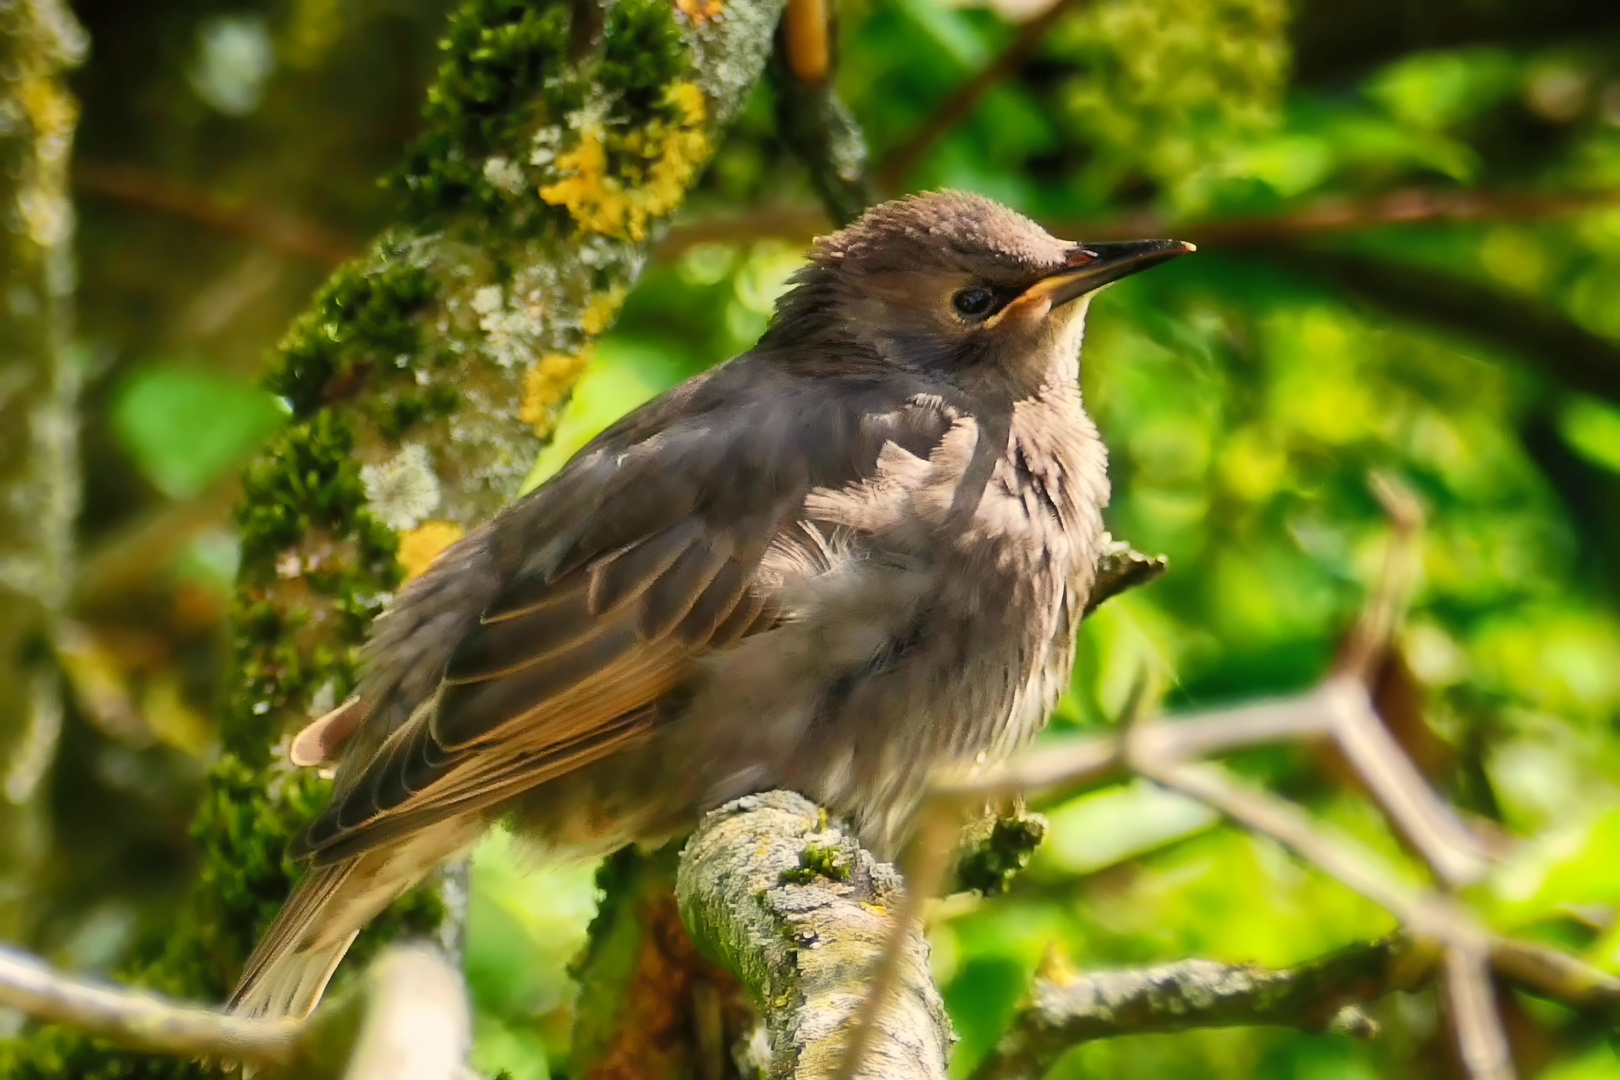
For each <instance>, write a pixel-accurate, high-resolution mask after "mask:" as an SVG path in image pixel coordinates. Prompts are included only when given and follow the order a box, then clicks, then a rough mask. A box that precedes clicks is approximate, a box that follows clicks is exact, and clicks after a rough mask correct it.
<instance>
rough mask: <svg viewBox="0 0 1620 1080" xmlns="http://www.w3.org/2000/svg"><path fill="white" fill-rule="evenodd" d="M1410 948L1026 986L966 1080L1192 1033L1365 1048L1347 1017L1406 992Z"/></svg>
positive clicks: (1032, 1072) (1034, 1078)
mask: <svg viewBox="0 0 1620 1080" xmlns="http://www.w3.org/2000/svg"><path fill="white" fill-rule="evenodd" d="M1411 951H1412V949H1411V944H1410V942H1409V941H1408V940H1407V939H1405V938H1386V939H1383V940H1380V941H1374V942H1370V943H1367V944H1363V945H1353V946H1351V947H1349V948H1346V949H1343V950H1341V951H1339V952H1336V953H1333V954H1331V955H1329V956H1325V957H1323V958H1321V959H1319V960H1313V961H1311V962H1310V963H1307V964H1301V965H1299V966H1298V967H1292V968H1284V969H1282V970H1280V971H1274V970H1268V969H1266V968H1261V967H1255V966H1252V965H1247V964H1242V965H1231V964H1217V963H1212V962H1211V961H1208V960H1184V961H1182V962H1180V963H1176V964H1165V965H1163V966H1161V967H1152V968H1141V969H1134V970H1129V971H1099V972H1093V973H1090V974H1074V973H1072V972H1063V971H1060V972H1054V973H1050V974H1047V975H1044V976H1041V977H1038V978H1037V979H1036V980H1035V984H1034V986H1033V987H1032V989H1031V991H1030V994H1029V999H1028V1000H1027V1001H1026V1002H1025V1003H1024V1005H1023V1006H1022V1007H1020V1009H1019V1010H1018V1012H1017V1014H1016V1015H1015V1016H1014V1017H1013V1020H1012V1024H1011V1026H1010V1027H1009V1029H1008V1031H1007V1034H1006V1035H1004V1036H1003V1037H1002V1039H1001V1041H1000V1042H999V1043H998V1044H997V1045H996V1048H995V1049H994V1050H993V1051H991V1053H990V1054H989V1055H988V1056H987V1057H986V1058H985V1059H984V1060H983V1061H981V1062H980V1063H979V1065H978V1067H977V1068H975V1069H974V1070H973V1073H972V1074H971V1075H972V1080H1039V1078H1040V1077H1042V1076H1045V1075H1046V1072H1047V1070H1049V1069H1050V1068H1051V1067H1052V1066H1053V1065H1054V1064H1055V1063H1056V1062H1057V1059H1058V1058H1059V1057H1061V1056H1063V1054H1065V1053H1067V1052H1068V1051H1069V1050H1070V1049H1071V1048H1072V1047H1075V1046H1078V1045H1079V1044H1081V1043H1085V1042H1090V1041H1092V1040H1094V1039H1104V1038H1112V1037H1114V1036H1118V1035H1142V1034H1147V1033H1150V1032H1166V1031H1186V1030H1189V1029H1192V1028H1208V1027H1235V1026H1241V1025H1276V1026H1281V1027H1291V1028H1299V1029H1300V1030H1303V1031H1318V1032H1320V1031H1333V1032H1337V1033H1339V1034H1344V1035H1354V1036H1357V1037H1361V1038H1370V1037H1371V1036H1373V1035H1375V1034H1376V1033H1377V1025H1376V1024H1374V1023H1373V1022H1372V1020H1371V1019H1369V1018H1368V1017H1367V1016H1366V1014H1365V1013H1363V1012H1362V1011H1361V1010H1360V1009H1359V1008H1357V1007H1356V1003H1358V1002H1364V1001H1369V1000H1371V999H1373V998H1376V997H1379V996H1381V995H1383V994H1387V993H1390V992H1392V991H1394V990H1397V989H1407V988H1409V986H1410V985H1412V979H1413V976H1414V975H1416V974H1421V973H1422V968H1423V967H1428V966H1431V965H1421V966H1414V965H1410V964H1407V963H1406V961H1407V960H1408V958H1409V957H1410V954H1411Z"/></svg>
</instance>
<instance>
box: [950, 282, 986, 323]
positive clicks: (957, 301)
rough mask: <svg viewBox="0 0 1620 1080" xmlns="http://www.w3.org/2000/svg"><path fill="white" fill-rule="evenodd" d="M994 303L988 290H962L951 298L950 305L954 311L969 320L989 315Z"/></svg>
mask: <svg viewBox="0 0 1620 1080" xmlns="http://www.w3.org/2000/svg"><path fill="white" fill-rule="evenodd" d="M995 302H996V298H995V297H994V296H992V295H991V293H990V290H989V289H978V288H974V289H963V290H962V291H961V292H959V293H957V294H956V295H955V296H953V297H951V304H952V305H953V306H954V307H955V308H956V310H957V311H959V312H961V313H962V314H963V315H966V316H967V317H968V318H970V319H976V318H979V317H980V316H983V315H987V314H989V313H990V308H991V305H993V304H994V303H995Z"/></svg>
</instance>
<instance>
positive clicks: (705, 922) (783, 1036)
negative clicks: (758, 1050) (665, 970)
mask: <svg viewBox="0 0 1620 1080" xmlns="http://www.w3.org/2000/svg"><path fill="white" fill-rule="evenodd" d="M903 894H904V885H903V883H902V881H901V879H900V875H899V873H898V871H896V870H895V869H894V867H892V866H890V865H889V864H887V863H880V862H878V861H877V860H876V859H874V858H873V857H872V856H871V855H870V854H868V853H867V852H866V851H865V850H864V849H862V848H861V847H860V846H859V845H858V844H856V843H855V841H854V840H853V839H852V838H851V837H849V836H846V835H845V834H844V833H843V832H842V831H841V830H840V829H838V828H836V827H833V826H829V825H828V824H827V822H826V817H825V815H824V814H823V813H822V812H821V811H820V810H819V809H817V807H816V806H815V805H813V804H812V803H810V802H809V801H808V800H807V799H804V798H803V797H802V796H799V795H794V794H792V793H790V792H784V791H772V792H767V793H765V794H763V795H750V796H747V797H746V798H742V799H738V800H736V801H734V802H730V803H727V804H726V805H725V806H723V807H721V808H720V809H718V810H716V811H714V812H713V813H711V814H709V815H708V816H707V817H706V818H704V820H703V824H702V825H700V826H699V827H698V830H697V832H696V833H694V834H693V835H692V839H691V840H690V841H689V842H688V843H687V845H686V850H685V852H684V853H683V855H682V858H681V868H680V873H679V877H678V881H677V887H676V895H677V896H678V898H679V903H680V911H681V918H682V920H683V921H684V922H685V923H686V927H687V929H688V930H689V931H690V932H691V934H692V937H693V940H695V941H696V942H697V944H698V947H699V948H700V949H701V950H702V951H703V952H704V953H705V954H706V955H708V956H711V957H713V958H714V959H715V960H716V961H718V962H719V963H720V964H721V966H723V967H724V968H726V969H727V970H728V971H730V972H732V973H733V974H734V975H736V976H737V979H738V980H739V981H740V982H741V983H742V984H743V986H744V987H745V988H746V990H747V991H748V994H749V996H750V997H751V998H752V999H753V1002H754V1004H755V1006H756V1007H757V1008H758V1009H759V1010H760V1012H761V1014H762V1015H763V1016H764V1017H765V1025H766V1034H767V1040H768V1043H769V1047H770V1063H769V1065H768V1067H767V1068H768V1075H770V1076H772V1077H782V1078H786V1077H792V1078H795V1080H812V1078H816V1080H820V1078H825V1077H830V1076H833V1075H835V1072H836V1069H837V1067H838V1063H839V1058H840V1055H841V1053H842V1051H843V1046H844V1040H845V1037H846V1036H847V1034H848V1031H849V1027H850V1022H851V1020H852V1019H853V1017H854V1013H855V1010H856V1009H857V1008H858V1007H859V1006H860V1005H861V1003H862V1001H863V1000H864V996H865V993H866V983H867V977H868V975H869V973H870V971H871V968H872V964H873V961H874V960H875V959H876V958H877V956H878V955H879V953H881V952H882V951H883V947H884V944H885V941H886V938H887V935H888V933H889V930H890V928H891V926H892V923H891V921H890V918H889V913H890V912H891V911H893V910H895V909H896V908H897V907H898V905H899V902H900V900H901V899H902V897H903ZM953 1041H954V1037H953V1035H952V1033H951V1024H950V1019H949V1018H948V1017H947V1016H946V1014H945V1006H944V1003H943V1002H942V1001H941V1000H940V996H939V991H938V989H937V988H936V987H935V986H934V981H933V977H932V975H931V974H930V972H929V968H928V943H927V942H926V941H925V940H924V938H923V936H922V932H921V930H920V929H913V930H912V932H911V934H910V936H909V938H908V939H907V941H906V943H905V950H904V954H903V956H902V959H901V962H900V968H899V972H898V977H897V979H896V981H895V992H894V994H893V996H892V998H891V1000H890V1003H889V1006H888V1008H887V1009H885V1010H884V1013H883V1015H882V1017H881V1018H880V1019H879V1020H878V1023H877V1030H876V1032H875V1034H874V1037H873V1038H872V1040H871V1042H870V1044H869V1046H868V1049H867V1052H866V1053H865V1054H864V1055H863V1060H862V1062H861V1065H860V1069H859V1072H857V1073H856V1074H855V1075H856V1076H860V1077H871V1078H878V1077H886V1078H898V1077H905V1078H908V1080H930V1078H935V1077H938V1078H943V1077H944V1076H945V1069H946V1061H947V1059H948V1057H949V1053H950V1048H951V1044H952V1042H953Z"/></svg>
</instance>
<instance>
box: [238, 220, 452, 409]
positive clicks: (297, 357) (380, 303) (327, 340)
mask: <svg viewBox="0 0 1620 1080" xmlns="http://www.w3.org/2000/svg"><path fill="white" fill-rule="evenodd" d="M404 256H405V252H404V251H403V250H402V249H401V248H400V247H399V245H398V243H397V241H396V242H394V243H390V242H389V241H387V240H385V241H383V242H381V243H379V245H378V254H377V255H376V256H375V260H376V261H375V262H374V263H363V262H353V263H349V264H348V265H346V266H343V267H341V268H340V269H339V270H338V271H337V272H336V273H334V274H333V275H332V277H331V279H330V280H328V281H327V283H326V285H325V286H324V287H322V289H321V291H320V292H319V293H318V294H316V297H315V302H314V304H313V306H312V307H311V308H310V310H309V311H307V312H305V313H304V314H303V315H301V316H299V317H298V319H297V320H295V321H294V322H293V325H292V328H291V329H289V330H288V331H287V336H286V337H285V338H283V339H282V342H281V345H280V346H279V347H278V349H277V350H276V355H275V356H274V357H273V359H272V361H271V365H270V371H269V373H268V374H267V375H266V376H265V385H266V386H267V387H268V388H269V389H270V390H271V391H272V392H273V393H276V394H279V395H281V397H282V398H283V399H285V400H286V402H287V404H288V405H289V406H290V407H291V408H292V411H293V415H294V416H297V417H304V416H308V415H309V414H310V413H312V412H314V411H315V410H316V409H318V408H320V407H321V406H322V405H323V404H324V403H325V402H326V401H327V400H328V399H329V398H331V397H334V396H341V394H342V393H343V392H345V391H348V390H351V389H352V388H353V386H354V384H355V383H357V382H358V380H359V379H361V378H363V377H364V376H365V375H366V374H367V371H368V369H369V368H372V367H376V366H379V365H383V364H387V365H389V367H390V368H392V367H393V366H394V365H395V361H396V360H397V359H398V358H399V357H412V356H415V355H417V354H418V353H419V352H420V351H421V349H420V346H421V333H420V331H419V329H418V327H417V325H416V320H415V316H416V315H417V313H419V312H420V311H421V310H422V308H423V307H424V306H425V305H426V304H427V303H428V301H429V300H431V299H432V298H433V295H434V286H433V282H432V280H431V278H430V277H429V276H428V273H427V271H425V270H423V269H422V268H421V267H419V266H415V265H413V264H411V263H409V262H407V261H405V258H404Z"/></svg>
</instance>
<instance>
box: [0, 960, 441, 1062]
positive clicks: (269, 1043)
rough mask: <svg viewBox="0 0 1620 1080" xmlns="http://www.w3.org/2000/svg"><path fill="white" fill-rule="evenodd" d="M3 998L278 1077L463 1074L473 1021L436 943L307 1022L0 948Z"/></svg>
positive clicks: (161, 1047) (123, 1041)
mask: <svg viewBox="0 0 1620 1080" xmlns="http://www.w3.org/2000/svg"><path fill="white" fill-rule="evenodd" d="M0 1004H3V1005H7V1006H10V1007H11V1008H14V1009H18V1010H20V1011H21V1012H23V1013H25V1014H27V1015H28V1016H31V1017H33V1018H34V1019H36V1020H41V1021H44V1022H45V1023H49V1024H59V1025H66V1026H69V1027H73V1028H75V1029H77V1030H79V1031H81V1032H83V1033H85V1034H88V1035H94V1036H96V1037H99V1038H102V1039H106V1040H108V1041H109V1042H112V1043H115V1044H117V1045H119V1046H123V1047H127V1048H129V1049H132V1050H141V1051H146V1052H150V1053H158V1054H171V1055H176V1056H179V1057H184V1058H198V1057H208V1058H215V1059H219V1060H223V1061H229V1062H234V1063H238V1064H244V1065H248V1066H251V1067H253V1068H255V1069H261V1070H266V1071H270V1072H272V1073H275V1074H278V1075H279V1074H283V1073H285V1074H287V1075H291V1076H299V1077H310V1078H321V1077H334V1078H335V1077H337V1076H338V1075H339V1074H340V1073H341V1075H342V1076H344V1077H345V1080H455V1078H463V1077H467V1076H469V1075H470V1074H469V1072H468V1070H467V1068H466V1065H465V1062H466V1057H467V1052H468V1049H469V1047H470V1046H471V1042H472V1019H471V1014H470V1013H469V1011H468V1005H467V995H466V991H465V990H464V988H463V986H462V982H461V976H460V975H459V974H457V973H456V971H455V970H454V969H453V968H451V967H450V966H449V965H448V964H447V963H445V961H444V959H443V958H442V957H441V956H439V954H438V953H437V952H435V951H434V950H433V949H431V948H428V947H425V946H401V947H397V948H394V949H391V950H390V951H388V952H387V953H384V954H383V956H382V957H381V958H379V959H378V961H377V962H376V963H375V964H373V965H372V967H371V969H370V971H369V972H368V973H367V977H366V981H365V985H364V989H363V990H362V992H361V993H360V994H357V995H351V996H349V997H347V998H344V999H340V1000H336V1001H333V1002H330V1003H327V1004H324V1005H323V1006H322V1007H321V1008H320V1009H318V1010H316V1011H315V1012H314V1013H313V1014H311V1015H310V1016H309V1017H308V1018H306V1019H302V1020H246V1019H243V1018H241V1017H238V1016H232V1015H229V1014H226V1013H220V1012H216V1011H214V1010H211V1009H203V1008H199V1007H197V1006H194V1005H184V1004H180V1003H177V1002H173V1001H170V1000H168V999H166V998H163V997H160V996H158V995H156V994H149V993H145V992H142V991H137V990H128V989H125V988H122V987H114V986H106V985H97V984H95V983H91V982H87V981H85V980H82V979H75V978H71V977H69V976H66V975H61V974H59V973H57V972H54V971H52V970H50V969H49V968H48V967H46V966H45V965H44V964H42V963H41V962H40V961H38V960H37V959H35V958H34V957H31V956H28V955H26V954H24V953H20V952H17V951H15V950H12V949H0Z"/></svg>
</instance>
